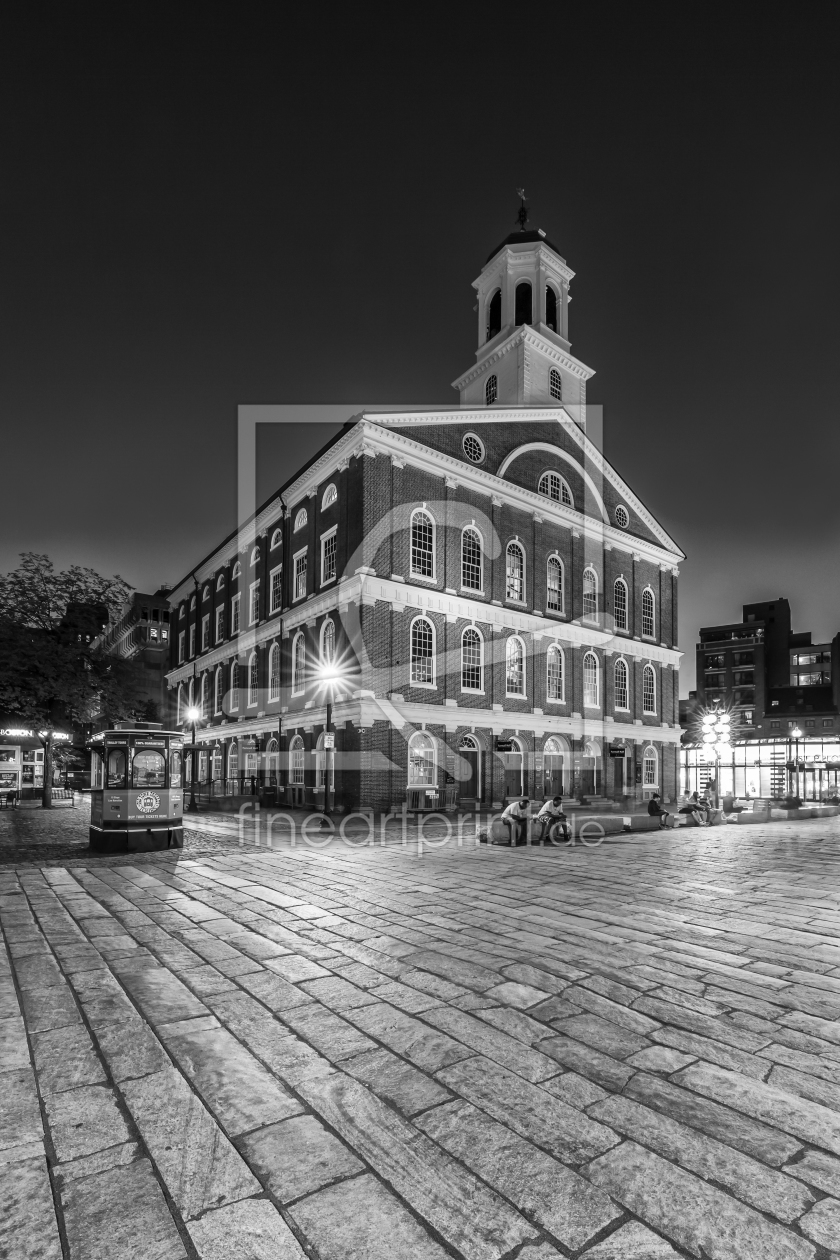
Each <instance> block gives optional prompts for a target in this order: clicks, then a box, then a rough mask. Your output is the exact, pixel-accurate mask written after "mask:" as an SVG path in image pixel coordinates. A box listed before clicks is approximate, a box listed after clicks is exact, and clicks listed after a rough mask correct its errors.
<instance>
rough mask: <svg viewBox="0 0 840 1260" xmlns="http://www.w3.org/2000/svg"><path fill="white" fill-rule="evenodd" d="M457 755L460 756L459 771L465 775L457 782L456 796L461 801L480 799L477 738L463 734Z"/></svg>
mask: <svg viewBox="0 0 840 1260" xmlns="http://www.w3.org/2000/svg"><path fill="white" fill-rule="evenodd" d="M458 755H459V757H460V758H461V766H460V773H461V774H462V775H465V777H464V778H462V779H460V780H459V782H458V796H459V797H460V799H461V800H462V801H477V800H480V799H481V782H480V776H479V771H480V767H479V757H480V756H481V752H480V750H479V747H478V740H476V739H474V738H473V736H472V735H465V736H464V738H463V739H462V740H461V746H460V748H459V749H458Z"/></svg>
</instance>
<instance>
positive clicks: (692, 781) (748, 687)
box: [683, 597, 840, 799]
mask: <svg viewBox="0 0 840 1260" xmlns="http://www.w3.org/2000/svg"><path fill="white" fill-rule="evenodd" d="M791 625H792V622H791V610H790V603H789V601H788V600H786V599H783V598H781V597H780V598H778V599H775V600H768V601H764V602H762V603H757V604H745V605H744V607H743V617H742V619H741V621H738V622H732V623H730V624H728V625H723V626H706V627H703V628H702V629H701V631H700V642H699V643H698V644H697V649H696V650H697V690H696V693H692V696H693V697H695V696H696V707H695V710H694V711H693V712H691V713H688V712H687V711H686V713H685V716H684V719H683V725H684V727H685V730H686V734H685V736H684V741H683V742H684V752H683V770H684V786H685V787H686V788H687V789H688V790H690V791H693V790H694V788H695V787H697V786H702V785H703V783H704V782H705V780H706V779H707V778H708V777H709V775H710V774H714V769H713V768H712V769H711V770H710V769H709V768H708V767H704V764H703V763H702V759H701V758H700V756H699V748H698V747H697V744H698V740H697V738H696V737H697V729H696V714H697V713H700V714H702V713H703V712H705V711H706V710H707V709H709V708H714V707H715V706H716V705H720V706H721V707H722V708H724V709H726V710H727V711H729V712H730V713H731V715H732V718H733V722H734V729H735V731H736V752H735V757H734V760H733V766H732V767H731V768H730V767H726V766H724V767H721V787H722V788H723V789H724V790H727V791H728V790H734V791H736V792H749V793H751V794H752V795H754V796H760V797H781V796H784V795H785V794H786V793H791V794H793V795H801V796H804V797H806V798H807V799H820V798H821V797H825V796H827V795H833V794H834V793H835V792H836V791H837V769H838V764H840V661H838V656H840V635H835V637H834V639H833V640H832V641H831V642H830V643H812V642H811V634H810V632H807V631H806V632H794V631H793V630H792V628H791ZM797 763H798V768H797Z"/></svg>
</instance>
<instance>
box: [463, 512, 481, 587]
mask: <svg viewBox="0 0 840 1260" xmlns="http://www.w3.org/2000/svg"><path fill="white" fill-rule="evenodd" d="M461 585H462V586H463V587H464V589H465V590H467V591H480V590H481V535H480V534H479V532H478V530H477V529H473V528H472V526H468V527H467V528H466V529H465V530H464V532H463V533H462V535H461Z"/></svg>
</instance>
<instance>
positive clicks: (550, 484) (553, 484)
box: [537, 472, 575, 507]
mask: <svg viewBox="0 0 840 1260" xmlns="http://www.w3.org/2000/svg"><path fill="white" fill-rule="evenodd" d="M537 493H538V494H544V495H545V497H546V498H547V499H553V500H554V502H555V503H563V504H565V506H566V507H574V506H575V501H574V499H573V498H572V492H571V490H570V489H569V487H568V484H567V482H566V481H565V479H564V478H563V477H561V476H560V474H559V473H556V472H545V473H543V475H542V476H541V477H540V480H539V484H538V485H537Z"/></svg>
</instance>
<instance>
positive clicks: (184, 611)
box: [178, 604, 187, 621]
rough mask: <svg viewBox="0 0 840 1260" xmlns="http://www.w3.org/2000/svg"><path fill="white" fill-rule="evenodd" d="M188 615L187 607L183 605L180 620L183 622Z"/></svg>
mask: <svg viewBox="0 0 840 1260" xmlns="http://www.w3.org/2000/svg"><path fill="white" fill-rule="evenodd" d="M186 615H187V605H186V604H182V605H181V607H180V608H179V609H178V620H179V621H183V620H184V617H186Z"/></svg>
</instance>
